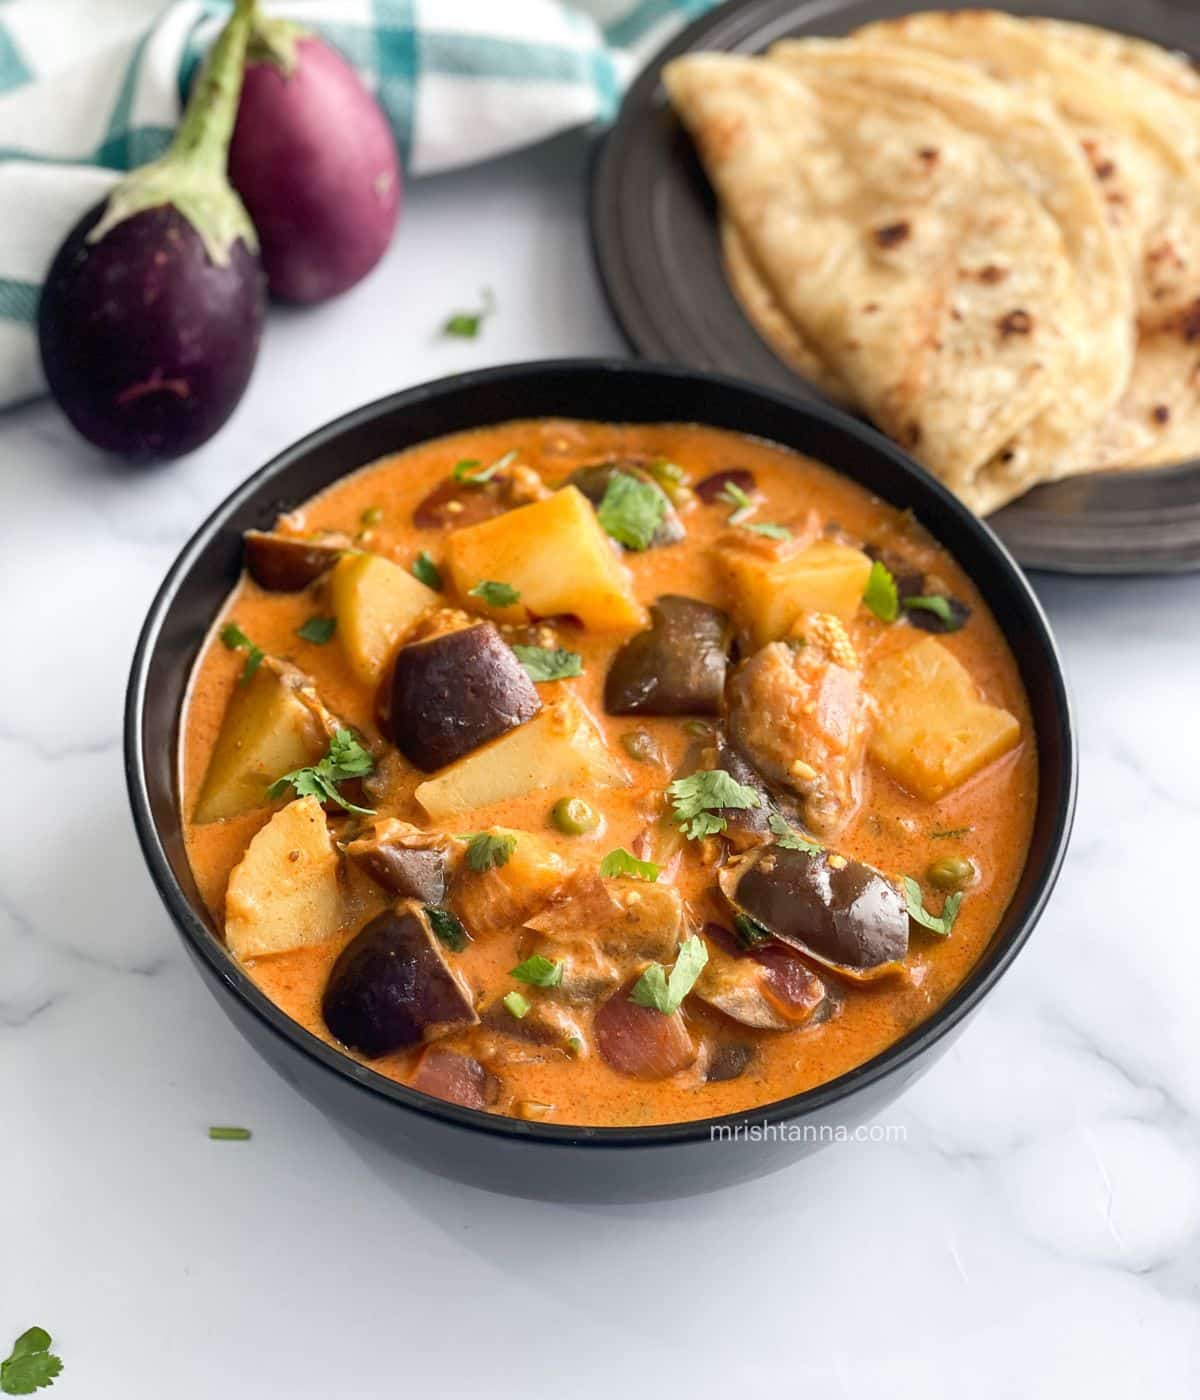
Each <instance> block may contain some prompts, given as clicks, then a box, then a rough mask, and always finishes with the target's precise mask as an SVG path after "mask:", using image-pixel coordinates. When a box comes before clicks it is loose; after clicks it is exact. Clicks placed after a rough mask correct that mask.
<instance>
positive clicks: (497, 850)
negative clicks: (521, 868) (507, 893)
mask: <svg viewBox="0 0 1200 1400" xmlns="http://www.w3.org/2000/svg"><path fill="white" fill-rule="evenodd" d="M458 839H459V840H460V841H465V842H466V843H467V864H468V865H469V866H470V867H471V869H472V870H474V871H476V872H477V873H482V872H483V871H485V870H491V869H492V868H493V867H494V866H500V865H507V864H508V862H509V858H510V857H511V856H512V853H513V852H514V851H515V850H516V849H517V838H516V837H515V836H514V835H513V834H512V832H505V833H504V834H503V835H502V836H495V835H493V833H492V832H490V831H477V832H475V833H473V834H472V835H468V836H460V837H459V838H458Z"/></svg>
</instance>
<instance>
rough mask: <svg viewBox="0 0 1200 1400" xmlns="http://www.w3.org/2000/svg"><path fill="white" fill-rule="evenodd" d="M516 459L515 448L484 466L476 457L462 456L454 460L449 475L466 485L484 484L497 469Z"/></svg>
mask: <svg viewBox="0 0 1200 1400" xmlns="http://www.w3.org/2000/svg"><path fill="white" fill-rule="evenodd" d="M516 460H517V454H516V451H515V449H514V450H513V451H511V452H506V453H505V454H504V456H503V457H497V458H496V460H495V461H494V462H489V463H488V465H487V466H486V467H485V466H483V464H482V463H481V462H480V460H479V458H478V457H464V458H463V459H462V461H460V462H455V464H454V470H453V471H452V472H451V473H450V475H451V476H452V477H453V478H454V480H455V481H459V482H462V483H463V484H464V485H466V486H485V485H486V484H487V483H488V482H489V481H491V479H492V477H494V476H495V475H496V473H497V472H498V471H501V470H502V469H503V468H504V467H509V466H511V465H512V464H513V463H514V462H515V461H516Z"/></svg>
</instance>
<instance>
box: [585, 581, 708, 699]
mask: <svg viewBox="0 0 1200 1400" xmlns="http://www.w3.org/2000/svg"><path fill="white" fill-rule="evenodd" d="M729 643H730V627H729V617H728V615H727V614H726V613H724V612H722V611H721V609H720V608H714V607H713V606H712V605H711V604H709V603H702V602H700V600H699V599H698V598H683V597H680V596H679V595H677V594H673V593H668V594H665V595H664V596H663V597H661V598H659V600H658V601H657V602H656V603H654V604H653V605H652V606H651V608H650V626H649V627H648V628H647V630H646V631H645V632H639V633H638V634H637V636H636V637H631V638H630V639H629V641H627V642H626V643H625V645H624V646H623V647H621V649H620V650H619V651H618V652H617V654H616V655H615V656H614V657H613V660H612V665H611V666H610V667H609V670H608V678H607V680H606V681H605V685H604V708H605V709H606V710H607V711H608V712H609V714H610V715H632V714H644V715H715V714H718V713H719V712H720V709H721V696H722V694H723V692H724V690H725V670H726V667H727V666H728V664H729Z"/></svg>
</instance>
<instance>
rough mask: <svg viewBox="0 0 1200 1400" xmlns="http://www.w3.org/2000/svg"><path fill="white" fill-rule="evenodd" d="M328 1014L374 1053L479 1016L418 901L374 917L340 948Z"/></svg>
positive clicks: (351, 1040) (327, 995)
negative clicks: (430, 1029)
mask: <svg viewBox="0 0 1200 1400" xmlns="http://www.w3.org/2000/svg"><path fill="white" fill-rule="evenodd" d="M321 1015H322V1017H323V1018H324V1021H325V1024H326V1025H327V1026H328V1027H329V1029H330V1031H331V1032H332V1033H333V1035H334V1036H336V1038H337V1039H338V1040H340V1041H341V1043H342V1044H343V1045H346V1046H348V1047H349V1048H350V1049H351V1050H357V1051H358V1052H359V1053H360V1054H362V1055H365V1056H367V1058H368V1059H377V1058H378V1057H379V1056H380V1055H390V1054H391V1053H392V1052H393V1051H394V1050H402V1049H403V1048H404V1047H405V1046H408V1045H416V1044H418V1043H419V1042H420V1041H422V1040H423V1039H425V1034H426V1031H427V1030H428V1029H429V1028H430V1027H432V1026H442V1025H446V1024H449V1023H461V1024H463V1025H474V1024H475V1023H476V1022H477V1021H478V1020H479V1016H478V1014H477V1013H476V1011H475V1006H474V1003H473V1002H472V1000H471V996H470V993H469V991H468V989H467V987H466V986H465V985H464V983H463V982H462V980H461V979H460V978H459V976H458V975H457V973H455V972H454V971H452V970H451V968H450V965H449V963H448V962H447V960H446V956H445V954H444V952H443V951H442V948H441V945H440V944H439V943H438V941H437V938H436V936H435V935H434V933H433V930H432V929H431V928H430V926H429V919H428V917H427V916H426V914H425V911H424V910H423V909H422V908H421V907H420V905H419V904H416V903H415V902H413V901H411V900H401V901H400V902H399V903H397V904H396V906H395V908H394V909H388V910H386V911H385V912H384V913H382V914H380V915H378V916H377V917H376V918H374V919H372V920H371V922H370V923H369V924H367V925H366V926H365V927H364V928H362V929H361V930H360V931H359V932H358V933H357V934H356V935H355V937H354V938H352V939H351V940H350V942H349V943H347V944H346V946H345V947H344V948H343V949H342V951H341V952H340V953H339V954H338V957H337V961H336V962H335V963H334V964H333V969H332V971H331V972H330V974H329V981H328V982H327V983H326V984H325V992H324V995H323V996H322V998H321Z"/></svg>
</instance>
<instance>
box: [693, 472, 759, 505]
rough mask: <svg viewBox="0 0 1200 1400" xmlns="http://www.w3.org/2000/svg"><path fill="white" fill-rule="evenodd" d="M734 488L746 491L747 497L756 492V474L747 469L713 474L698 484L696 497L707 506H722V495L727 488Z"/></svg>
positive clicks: (723, 502)
mask: <svg viewBox="0 0 1200 1400" xmlns="http://www.w3.org/2000/svg"><path fill="white" fill-rule="evenodd" d="M730 485H732V486H734V487H735V488H736V489H737V490H739V491H745V493H746V494H747V495H749V494H750V492H751V491H753V490H755V488H756V485H757V483H756V482H755V480H754V473H753V472H751V471H747V470H746V468H745V467H727V468H725V470H723V471H719V472H713V473H712V475H711V476H706V477H705V478H704V480H703V481H699V482H697V483H696V495H697V496H699V497H700V499H701V500H702V501H703V502H704V504H705V505H706V506H711V505H717V504H721V505H724V504H726V502H725V501H724V500H722V495H721V493H722V492H723V491H724V490H725V488H726V487H727V486H730Z"/></svg>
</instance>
